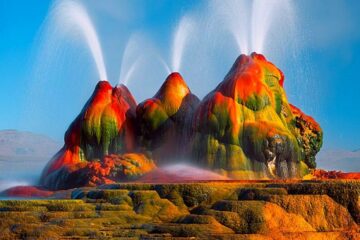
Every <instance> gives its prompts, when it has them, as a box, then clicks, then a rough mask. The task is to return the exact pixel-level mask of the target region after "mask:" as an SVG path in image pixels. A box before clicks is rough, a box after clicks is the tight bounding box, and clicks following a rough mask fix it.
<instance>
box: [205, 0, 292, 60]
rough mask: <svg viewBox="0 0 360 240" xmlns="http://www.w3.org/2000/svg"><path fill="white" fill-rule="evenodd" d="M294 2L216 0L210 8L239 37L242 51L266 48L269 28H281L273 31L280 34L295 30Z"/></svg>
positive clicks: (282, 0) (260, 51)
mask: <svg viewBox="0 0 360 240" xmlns="http://www.w3.org/2000/svg"><path fill="white" fill-rule="evenodd" d="M292 5H293V4H292V1H291V0H253V1H251V0H228V1H220V0H214V1H212V2H211V3H210V9H211V11H214V12H215V13H216V14H217V16H218V17H219V19H218V22H221V24H223V25H224V28H227V29H228V30H229V31H230V32H231V34H232V35H233V37H234V38H235V40H236V43H237V46H238V49H239V53H244V54H250V53H251V52H254V51H256V52H259V53H263V52H264V51H265V50H266V49H265V46H266V45H267V43H268V42H271V40H270V36H269V32H272V31H277V34H276V35H275V34H272V35H271V37H274V36H275V37H276V38H277V36H284V35H287V34H288V32H289V31H290V32H291V31H292V29H291V28H292V27H293V21H292V18H293V14H294V13H293V11H292ZM286 26H287V27H288V28H286ZM276 40H278V39H276Z"/></svg>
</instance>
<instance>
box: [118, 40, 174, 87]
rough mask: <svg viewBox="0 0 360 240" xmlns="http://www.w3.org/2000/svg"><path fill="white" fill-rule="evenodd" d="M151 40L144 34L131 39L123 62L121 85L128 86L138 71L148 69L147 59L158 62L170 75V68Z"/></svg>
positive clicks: (120, 77) (125, 50) (120, 76)
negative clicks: (146, 65)
mask: <svg viewBox="0 0 360 240" xmlns="http://www.w3.org/2000/svg"><path fill="white" fill-rule="evenodd" d="M150 42H151V41H150V39H148V38H147V37H146V36H144V35H142V34H132V36H131V37H130V38H129V40H128V42H127V44H126V46H125V49H124V52H123V56H122V60H121V67H120V75H119V81H118V82H119V84H120V83H122V84H124V85H127V84H128V83H129V81H130V79H131V77H132V76H133V74H134V73H135V72H136V71H141V70H144V69H146V67H145V66H144V65H145V64H146V58H149V57H151V58H152V60H154V59H155V60H156V61H158V62H159V63H160V64H161V66H162V67H163V68H164V70H165V71H166V73H167V74H170V68H169V66H168V65H167V64H166V63H165V61H164V60H163V59H162V58H161V57H160V55H159V54H158V53H157V51H156V49H155V48H154V47H152V46H151V43H150Z"/></svg>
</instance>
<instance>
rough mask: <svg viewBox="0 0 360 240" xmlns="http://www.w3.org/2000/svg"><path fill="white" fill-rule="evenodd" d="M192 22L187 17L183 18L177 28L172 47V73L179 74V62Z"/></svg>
mask: <svg viewBox="0 0 360 240" xmlns="http://www.w3.org/2000/svg"><path fill="white" fill-rule="evenodd" d="M193 25H194V22H193V21H192V20H191V19H190V18H189V17H187V16H184V17H183V18H182V19H181V20H180V23H179V25H178V26H177V28H176V30H175V34H174V39H173V45H172V71H173V72H179V71H180V67H181V61H182V58H183V54H184V48H185V46H186V42H187V40H188V38H189V35H190V33H191V32H192V29H193Z"/></svg>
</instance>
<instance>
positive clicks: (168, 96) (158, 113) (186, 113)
mask: <svg viewBox="0 0 360 240" xmlns="http://www.w3.org/2000/svg"><path fill="white" fill-rule="evenodd" d="M198 103H199V99H198V98H197V97H196V96H195V95H194V94H192V93H191V91H190V89H189V87H188V86H187V84H186V82H185V81H184V79H183V78H182V76H181V75H180V74H179V73H177V72H175V73H171V74H170V75H169V76H168V77H167V78H166V80H165V82H164V83H163V84H162V86H161V87H160V89H159V91H158V92H157V93H156V94H155V95H154V97H152V98H150V99H147V100H145V101H143V102H142V103H140V104H139V105H138V107H137V109H136V117H137V119H138V124H139V126H140V130H141V139H142V141H141V144H142V145H143V147H144V148H146V149H149V150H151V151H152V153H153V158H154V159H155V160H156V161H159V162H164V161H171V160H172V159H175V158H177V159H179V158H181V157H183V156H184V154H186V153H185V152H186V151H187V149H188V147H186V144H188V141H186V138H189V137H190V134H191V132H190V130H191V129H190V126H191V125H190V124H191V118H192V115H193V112H194V109H195V108H196V107H197V105H198ZM184 144H185V145H184Z"/></svg>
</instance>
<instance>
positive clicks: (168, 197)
mask: <svg viewBox="0 0 360 240" xmlns="http://www.w3.org/2000/svg"><path fill="white" fill-rule="evenodd" d="M359 194H360V183H359V182H356V181H325V182H324V181H311V182H294V181H293V182H286V181H280V182H268V181H264V182H243V183H241V182H204V183H193V184H191V183H189V184H139V183H128V184H119V183H116V184H108V185H103V186H101V187H96V188H95V187H94V188H78V189H73V190H68V191H62V192H57V193H55V195H53V197H54V198H55V197H56V198H59V197H60V196H61V197H62V198H63V199H61V200H51V199H43V200H6V201H0V219H2V221H0V232H1V237H2V239H16V238H22V239H25V238H26V239H50V238H53V239H67V238H71V239H74V238H76V239H78V238H81V239H94V238H95V239H123V238H127V239H139V238H140V239H177V238H179V239H344V240H345V239H359V237H360V232H359V226H358V224H359V223H360V218H359V216H360V215H359V208H360V206H359V204H358V200H359V197H360V195H359Z"/></svg>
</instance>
